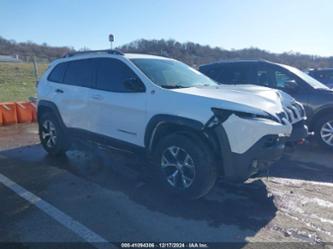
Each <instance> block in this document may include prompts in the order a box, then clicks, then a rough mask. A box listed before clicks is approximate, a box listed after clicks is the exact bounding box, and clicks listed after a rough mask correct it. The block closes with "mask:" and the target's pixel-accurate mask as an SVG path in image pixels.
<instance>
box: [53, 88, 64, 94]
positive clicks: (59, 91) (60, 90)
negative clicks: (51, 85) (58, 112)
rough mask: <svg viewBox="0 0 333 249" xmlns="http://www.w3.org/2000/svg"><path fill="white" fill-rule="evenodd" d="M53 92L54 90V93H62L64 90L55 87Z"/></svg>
mask: <svg viewBox="0 0 333 249" xmlns="http://www.w3.org/2000/svg"><path fill="white" fill-rule="evenodd" d="M55 92H56V93H64V90H62V89H57V90H55Z"/></svg>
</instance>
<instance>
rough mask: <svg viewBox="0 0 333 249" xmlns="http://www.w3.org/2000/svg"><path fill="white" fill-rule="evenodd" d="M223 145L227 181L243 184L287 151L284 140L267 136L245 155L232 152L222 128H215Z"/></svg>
mask: <svg viewBox="0 0 333 249" xmlns="http://www.w3.org/2000/svg"><path fill="white" fill-rule="evenodd" d="M215 132H216V134H217V135H218V139H219V140H220V141H219V144H220V145H221V146H220V147H221V148H220V150H221V152H220V153H221V155H222V164H223V176H224V178H225V179H226V180H230V181H236V182H243V181H245V180H246V179H248V178H249V177H251V176H252V175H254V174H257V173H260V172H261V171H264V170H266V169H268V168H269V167H270V165H271V164H272V163H273V162H275V161H277V160H279V159H280V158H281V156H282V154H283V152H284V149H285V142H286V140H285V139H284V138H281V137H279V136H278V135H266V136H264V137H262V138H261V139H260V140H258V141H257V142H256V143H255V144H254V145H253V146H252V147H251V148H249V149H248V150H247V151H246V152H245V153H242V154H238V153H234V152H232V151H231V149H230V146H229V145H228V143H226V141H228V140H227V136H226V134H225V131H224V129H223V128H222V127H220V126H217V127H215Z"/></svg>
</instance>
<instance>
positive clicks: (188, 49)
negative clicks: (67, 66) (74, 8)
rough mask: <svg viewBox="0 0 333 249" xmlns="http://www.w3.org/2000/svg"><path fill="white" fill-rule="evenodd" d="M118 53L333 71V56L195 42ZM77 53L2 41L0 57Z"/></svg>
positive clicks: (144, 43) (138, 45) (159, 43)
mask: <svg viewBox="0 0 333 249" xmlns="http://www.w3.org/2000/svg"><path fill="white" fill-rule="evenodd" d="M117 49H119V50H121V51H123V52H130V53H145V54H154V55H162V56H167V57H171V58H174V59H177V60H180V61H183V62H185V63H186V64H188V65H191V66H193V67H198V66H199V65H202V64H206V63H211V62H215V61H220V60H237V59H265V60H270V61H274V62H278V63H284V64H288V65H291V66H295V67H298V68H300V69H306V68H316V67H333V56H331V57H321V56H315V55H305V54H301V53H293V52H288V53H287V52H286V53H271V52H268V51H265V50H262V49H259V48H246V49H239V50H226V49H222V48H219V47H210V46H208V45H200V44H198V43H194V42H185V43H181V42H178V41H175V40H172V39H170V40H164V39H161V40H146V39H140V40H136V41H133V42H130V43H128V44H126V45H123V46H119V47H117ZM84 50H87V48H85V49H84ZM73 51H75V50H74V48H72V47H66V46H63V47H54V46H49V45H48V44H46V43H43V44H36V43H34V42H30V41H28V42H16V41H14V40H7V39H5V38H2V37H0V55H18V56H19V58H20V59H21V60H23V61H30V60H31V59H32V56H35V57H36V58H37V60H39V61H46V62H50V61H52V60H54V59H56V58H59V57H61V56H63V55H64V54H66V53H68V52H73Z"/></svg>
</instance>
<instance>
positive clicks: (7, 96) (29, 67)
mask: <svg viewBox="0 0 333 249" xmlns="http://www.w3.org/2000/svg"><path fill="white" fill-rule="evenodd" d="M46 68H47V64H39V65H38V71H39V74H42V73H43V72H44V71H45V70H46ZM35 85H36V80H35V77H34V69H33V64H32V63H2V62H1V63H0V102H4V101H20V100H28V98H29V97H31V96H35V95H36V88H35Z"/></svg>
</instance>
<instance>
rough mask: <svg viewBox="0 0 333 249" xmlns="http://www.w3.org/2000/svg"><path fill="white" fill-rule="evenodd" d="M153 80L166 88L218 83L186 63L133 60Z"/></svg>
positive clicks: (214, 84)
mask: <svg viewBox="0 0 333 249" xmlns="http://www.w3.org/2000/svg"><path fill="white" fill-rule="evenodd" d="M131 61H132V62H133V63H134V64H135V65H136V66H137V67H138V68H139V69H140V70H141V71H142V72H143V73H144V74H145V75H146V76H147V77H148V78H149V79H150V80H151V81H152V82H154V83H155V84H157V85H159V86H161V87H164V88H185V87H194V86H216V85H217V83H216V82H215V81H213V80H211V79H210V78H208V77H207V76H205V75H203V74H202V73H200V72H198V71H197V70H195V69H193V68H191V67H189V66H187V65H186V64H184V63H181V62H179V61H175V60H166V59H132V60H131Z"/></svg>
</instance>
